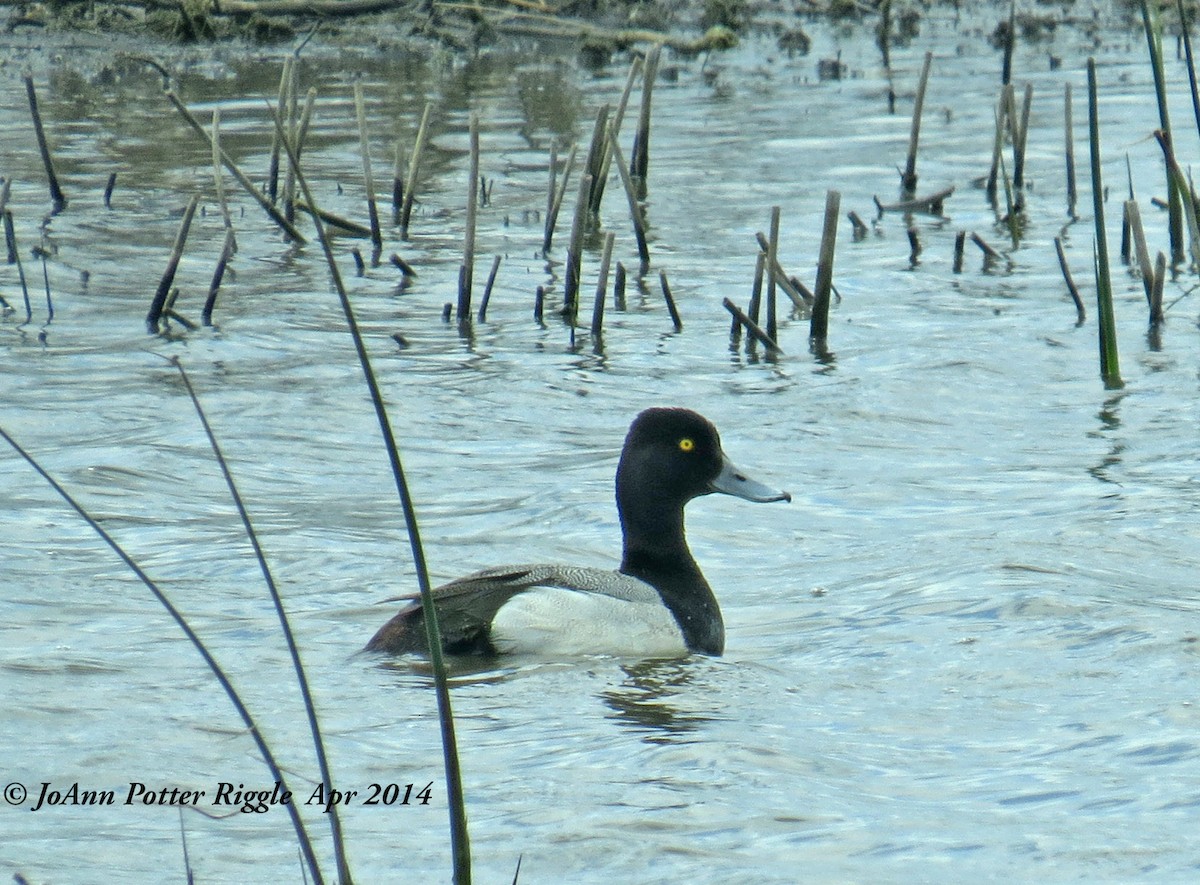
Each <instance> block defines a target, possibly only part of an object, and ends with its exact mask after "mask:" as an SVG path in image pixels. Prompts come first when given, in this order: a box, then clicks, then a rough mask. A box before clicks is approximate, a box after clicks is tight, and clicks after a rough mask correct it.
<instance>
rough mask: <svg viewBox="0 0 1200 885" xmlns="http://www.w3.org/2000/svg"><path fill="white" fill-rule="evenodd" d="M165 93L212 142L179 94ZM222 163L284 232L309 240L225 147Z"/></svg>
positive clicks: (201, 133) (198, 130) (302, 241)
mask: <svg viewBox="0 0 1200 885" xmlns="http://www.w3.org/2000/svg"><path fill="white" fill-rule="evenodd" d="M163 95H165V96H166V98H167V101H169V102H171V104H172V105H174V107H175V110H177V111H179V113H180V114H182V115H183V118H184V119H185V120H186V121H187V122H188V125H189V126H191V127H192V130H193V131H194V132H195V133H196V134H197V135H199V136H200V137H201V138H203V139H204V141H205V142H210V141H211V140H212V139H211V137H210V136H209V134H208V133H207V132H205V131H204V127H203V126H201V125H200V121H199V120H197V119H196V118H195V116H193V115H192V112H191V111H189V110H188V109H187V105H185V104H184V103H183V101H182V100H180V98H179V96H178V95H176V94H175V93H174V92H173V91H172V90H170V89H167V90H165V91H164V92H163ZM221 163H222V164H223V165H224V166H225V168H226V169H228V170H229V173H230V174H231V175H232V176H233V177H234V178H235V179H237V183H238V184H240V185H241V186H242V189H243V190H245V191H246V193H248V194H249V195H250V196H251V197H252V198H253V199H254V201H255V202H256V203H258V205H259V206H261V207H262V209H263V211H264V212H266V213H267V215H268V216H270V218H271V220H272V221H274V222H275V223H276V224H277V225H279V227H280V229H282V230H283V232H284V233H286V234H287V235H288V236H289V237H291V238H292V239H293V240H295V241H296V242H297V243H301V244H303V243H305V242H307V240H305V239H304V236H303V235H302V234H301V233H300V231H298V230H296V227H295V225H293V224H292V223H291V222H290V221H288V220H287V219H286V218H284V216H283V215H282V213H280V211H279V210H278V209H276V208H275V207H274V206H272V205H271V203H270V202H268V201H267V198H266V197H264V196H263V195H262V194H261V193H259V189H258V188H257V187H255V186H254V182H252V181H251V180H250V179H249V178H247V177H246V176H245V175H244V174H243V173H242V170H241V169H239V168H238V166H237V164H236V163H234V162H233V160H232V159H231V158H230V156H229V154H228V153H226V152H225V150H224V149H222V150H221Z"/></svg>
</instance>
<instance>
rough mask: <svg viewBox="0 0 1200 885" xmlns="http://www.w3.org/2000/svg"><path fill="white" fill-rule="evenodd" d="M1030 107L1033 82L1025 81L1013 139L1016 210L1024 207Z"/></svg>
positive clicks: (1031, 104) (1014, 205) (1013, 176)
mask: <svg viewBox="0 0 1200 885" xmlns="http://www.w3.org/2000/svg"><path fill="white" fill-rule="evenodd" d="M1032 108H1033V84H1032V83H1026V84H1025V99H1024V101H1022V102H1021V118H1020V124H1019V125H1018V126H1017V137H1016V138H1015V139H1014V141H1013V174H1012V186H1013V191H1014V197H1013V207H1014V209H1015V211H1017V212H1021V211H1023V210H1024V208H1025V145H1026V143H1027V142H1028V139H1029V113H1030V111H1031V110H1032Z"/></svg>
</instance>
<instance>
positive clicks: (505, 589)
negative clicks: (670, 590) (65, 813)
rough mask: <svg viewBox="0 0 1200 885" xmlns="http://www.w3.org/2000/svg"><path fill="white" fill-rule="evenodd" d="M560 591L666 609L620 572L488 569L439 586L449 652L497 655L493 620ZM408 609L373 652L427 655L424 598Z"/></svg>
mask: <svg viewBox="0 0 1200 885" xmlns="http://www.w3.org/2000/svg"><path fill="white" fill-rule="evenodd" d="M537 587H554V588H558V589H562V590H571V591H575V592H579V593H583V594H591V595H595V596H602V597H610V598H612V599H614V600H619V601H623V602H633V603H643V604H649V605H661V604H662V603H661V599H660V598H659V596H658V592H657V591H656V590H655V589H654V588H653V587H651V586H650V585H649V584H646V583H645V582H643V581H639V580H638V579H637V578H632V577H630V576H629V575H625V574H622V573H621V572H617V571H607V570H605V569H595V568H580V567H576V566H564V565H510V566H499V567H496V568H489V569H484V570H483V571H478V572H475V573H474V574H470V575H467V576H465V577H462V578H458V579H456V580H454V581H451V582H450V583H448V584H443V585H441V586H440V587H436V588H435V589H434V591H433V596H434V604H435V605H437V613H438V628H439V629H440V631H441V634H442V646H443V648H444V649H445V651H446V652H447V653H448V654H494V653H495V651H496V649H495V647H494V646H493V645H492V642H491V636H490V633H491V626H492V621H493V619H494V618H495V617H496V613H497V612H498V611H499V610H500V609H501V607H503V606H504V605H505V603H507V602H508V601H509V600H511V599H512V598H513V597H514V596H516V595H517V594H519V593H524V592H525V591H527V590H531V589H533V588H537ZM402 598H403V599H406V600H408V605H406V606H405V607H404V608H403V609H401V610H400V612H399V613H398V614H396V616H395V617H393V618H392V619H391V620H390V621H388V622H387V623H386V624H384V625H383V626H382V627H381V628H379V631H378V632H377V633H376V634H375V635H374V636H373V637H372V638H371V641H370V642H368V643H367V646H366V650H367V651H382V652H388V653H390V654H406V653H409V652H427V651H428V649H429V645H428V641H427V639H426V635H425V613H424V606H423V605H422V603H421V599H420V596H419V595H416V594H414V595H412V596H407V597H402Z"/></svg>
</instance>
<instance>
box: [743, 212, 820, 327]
mask: <svg viewBox="0 0 1200 885" xmlns="http://www.w3.org/2000/svg"><path fill="white" fill-rule="evenodd" d="M754 238H755V240H756V241H757V242H758V248H759V250H760V251H761V252H762V253H763V254H764V257H765V255H766V253H767V252H769V251H770V246H771V243H770V240H768V239H767V235H766V234H764V233H763V232H762V231H758V232H757V233H755V235H754ZM767 269H768V271H769V272H770V273H771V274H772V275H773V276H774V278H775V284H776V285H777V286H779V288H780V289H782V290H783V294H784V295H786V296H787V297H788V300H789V301H791V302H792V306H793V307H795V308H796V310H798V311H801V312H806V311H808V310H810V309H811V308H812V303H813V295H812V292H809V291H808V290H807V289H805V288H804V284H803V283H801V282H800V281H799V280H798V279H796V278H795V277H792V276H788V272H787V271H786V270H784V269H783V265H781V264H780V263H779V261H778V259H776V261H775V264H774V265H768V266H767ZM753 316H754V318H755V319H756V320H757V319H758V315H757V314H753Z"/></svg>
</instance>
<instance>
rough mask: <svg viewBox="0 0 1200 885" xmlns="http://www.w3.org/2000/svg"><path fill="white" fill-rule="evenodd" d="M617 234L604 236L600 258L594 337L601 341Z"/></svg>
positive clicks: (594, 305) (593, 322)
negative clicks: (605, 300)
mask: <svg viewBox="0 0 1200 885" xmlns="http://www.w3.org/2000/svg"><path fill="white" fill-rule="evenodd" d="M616 238H617V237H616V234H614V233H613V232H612V231H608V232H607V233H605V234H604V252H603V253H602V254H601V256H600V279H599V280H597V282H596V300H595V301H594V302H593V304H592V337H593V338H596V339H599V338H600V332H601V330H602V329H603V327H604V294H605V291H606V290H607V289H608V268H609V265H610V264H611V263H612V250H613V241H614V240H615V239H616Z"/></svg>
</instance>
